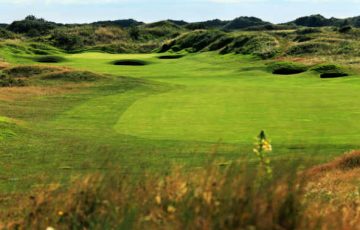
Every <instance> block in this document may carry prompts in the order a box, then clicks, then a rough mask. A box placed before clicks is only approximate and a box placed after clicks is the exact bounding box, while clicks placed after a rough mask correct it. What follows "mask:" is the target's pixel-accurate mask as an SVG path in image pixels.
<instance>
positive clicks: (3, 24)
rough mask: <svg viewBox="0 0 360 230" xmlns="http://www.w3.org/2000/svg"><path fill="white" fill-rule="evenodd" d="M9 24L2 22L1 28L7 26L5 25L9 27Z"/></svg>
mask: <svg viewBox="0 0 360 230" xmlns="http://www.w3.org/2000/svg"><path fill="white" fill-rule="evenodd" d="M7 26H8V24H5V23H0V28H5V27H7Z"/></svg>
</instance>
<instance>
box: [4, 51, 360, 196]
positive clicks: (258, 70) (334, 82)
mask: <svg viewBox="0 0 360 230" xmlns="http://www.w3.org/2000/svg"><path fill="white" fill-rule="evenodd" d="M2 56H4V57H5V59H6V60H9V61H10V62H17V63H33V62H32V61H31V60H30V59H28V58H21V57H19V56H18V57H16V58H14V57H12V56H10V55H9V54H8V53H4V52H3V53H2ZM22 56H26V55H22ZM63 56H65V57H66V59H67V60H68V61H66V62H63V63H60V64H56V65H65V66H69V67H73V68H76V69H85V70H90V71H94V72H99V73H105V74H112V75H114V76H128V77H134V78H137V79H146V80H139V81H136V80H129V79H128V80H116V79H117V77H115V78H114V79H113V80H112V81H110V82H103V83H98V85H97V86H96V87H95V86H92V87H90V88H87V89H86V91H82V92H81V93H76V92H74V93H72V94H61V95H53V96H47V97H44V96H41V97H35V98H25V99H22V100H18V101H15V102H6V101H0V111H1V112H0V115H2V116H7V117H11V118H16V119H19V120H23V121H25V122H26V123H27V126H26V128H24V130H22V132H19V133H17V136H16V137H15V138H9V139H7V140H6V142H2V143H0V153H1V156H2V157H3V158H4V160H3V163H2V165H1V168H2V169H3V171H4V170H6V173H5V175H4V178H5V179H4V180H3V182H2V183H1V187H2V188H3V189H7V190H13V189H14V190H16V189H19V188H23V189H27V188H31V187H33V186H34V183H35V184H43V183H44V184H46V183H48V182H49V181H52V180H53V179H56V180H59V179H62V178H64V179H67V178H69V177H71V176H77V175H78V174H79V173H86V172H89V171H91V172H93V171H96V170H104V169H107V168H108V167H109V165H112V166H113V164H115V165H120V167H122V168H127V169H131V170H141V169H143V168H152V169H154V170H161V169H162V168H164V165H169V164H168V163H172V162H177V163H184V164H186V165H189V166H198V165H202V163H203V162H204V160H206V159H207V158H208V156H209V152H210V151H211V149H212V146H213V144H214V143H217V142H218V141H219V140H221V142H222V143H223V144H222V145H220V146H217V147H218V150H217V151H218V153H219V157H221V158H225V159H234V158H237V157H238V156H239V155H244V154H246V153H249V152H251V148H252V142H253V137H254V136H255V135H256V134H257V133H258V132H259V131H260V130H261V129H265V130H267V132H268V133H269V135H270V137H272V139H273V143H274V147H275V151H274V154H275V155H277V156H279V157H281V158H284V159H287V158H288V157H289V156H301V157H305V156H310V157H311V158H312V159H313V163H316V162H319V161H325V160H326V159H328V158H330V157H332V156H333V155H336V154H340V153H342V152H344V151H346V150H349V149H352V148H358V147H359V146H356V143H360V142H359V141H360V136H359V134H358V131H359V130H360V125H359V123H358V122H357V121H358V120H359V117H360V110H359V108H360V103H359V101H360V100H359V99H360V98H359V97H360V96H359V94H358V92H359V89H360V84H359V78H358V76H352V77H349V78H344V79H328V80H322V79H320V78H319V76H317V75H315V74H313V73H310V72H308V73H304V74H300V75H297V76H273V75H271V74H269V73H267V72H265V65H264V62H263V61H259V60H255V59H253V58H251V57H246V56H240V55H225V56H220V55H217V54H213V53H202V54H194V55H189V56H187V57H184V58H182V59H178V60H158V59H157V58H155V56H156V54H149V55H110V54H102V53H83V54H73V55H63ZM119 59H141V60H147V61H150V62H151V63H152V64H151V65H147V66H140V67H124V66H114V65H111V64H109V63H110V62H111V61H114V60H119ZM0 93H1V90H0ZM8 153H11V154H8Z"/></svg>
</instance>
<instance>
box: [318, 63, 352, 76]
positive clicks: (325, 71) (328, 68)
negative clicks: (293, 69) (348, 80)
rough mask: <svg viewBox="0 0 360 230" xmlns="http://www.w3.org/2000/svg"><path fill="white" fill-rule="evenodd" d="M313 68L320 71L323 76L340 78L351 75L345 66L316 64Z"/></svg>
mask: <svg viewBox="0 0 360 230" xmlns="http://www.w3.org/2000/svg"><path fill="white" fill-rule="evenodd" d="M312 70H313V71H315V72H318V73H320V77H321V78H338V77H346V76H349V74H348V73H347V72H346V71H345V70H344V68H343V67H341V66H338V65H332V64H323V65H318V66H315V67H314V68H313V69H312Z"/></svg>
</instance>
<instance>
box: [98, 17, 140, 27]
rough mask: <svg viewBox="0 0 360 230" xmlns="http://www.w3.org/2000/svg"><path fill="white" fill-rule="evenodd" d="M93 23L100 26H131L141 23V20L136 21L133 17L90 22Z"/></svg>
mask: <svg viewBox="0 0 360 230" xmlns="http://www.w3.org/2000/svg"><path fill="white" fill-rule="evenodd" d="M92 24H93V25H102V26H120V27H123V28H128V27H132V26H138V25H143V24H144V23H143V22H139V21H136V20H134V19H120V20H114V21H98V22H94V23H92Z"/></svg>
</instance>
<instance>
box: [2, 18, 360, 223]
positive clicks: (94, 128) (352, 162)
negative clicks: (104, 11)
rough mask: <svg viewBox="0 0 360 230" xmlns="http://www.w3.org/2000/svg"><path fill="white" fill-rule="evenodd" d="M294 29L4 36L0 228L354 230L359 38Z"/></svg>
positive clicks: (346, 32)
mask: <svg viewBox="0 0 360 230" xmlns="http://www.w3.org/2000/svg"><path fill="white" fill-rule="evenodd" d="M310 18H312V17H310ZM312 19H314V18H312ZM315 19H316V20H315V22H319V21H320V22H322V21H323V20H318V19H319V18H318V16H315ZM309 20H310V19H307V20H304V19H302V20H299V22H294V23H291V24H287V25H270V24H269V23H266V22H262V21H261V20H260V21H259V20H258V19H256V18H239V19H236V20H234V21H231V22H221V21H216V20H215V21H211V22H210V21H209V22H204V24H201V23H200V24H196V23H194V24H192V23H190V24H189V23H185V22H180V21H164V22H158V23H152V24H143V23H139V22H136V21H132V20H126V21H116V22H98V23H94V24H91V25H59V24H56V23H51V22H47V21H45V20H41V19H36V18H34V17H28V18H27V19H25V20H23V21H20V22H16V23H13V24H11V25H8V26H5V27H4V28H3V29H1V30H0V36H2V37H1V38H4V39H3V40H2V41H0V57H1V59H0V157H1V159H2V160H1V163H0V167H1V169H2V175H1V180H0V194H1V195H0V223H1V224H2V225H1V227H3V228H10V229H11V228H15V229H16V228H20V229H23V228H24V229H26V228H35V229H36V228H39V229H45V228H47V227H54V228H56V229H69V228H74V229H81V228H88V229H100V228H110V229H111V228H122V229H131V228H135V229H140V228H145V227H146V228H150V229H168V228H175V226H178V228H179V229H184V228H190V229H192V228H193V229H199V228H204V229H212V228H214V229H216V228H221V229H238V228H240V229H246V228H249V229H252V228H255V229H269V228H270V229H318V228H323V229H356V227H357V223H358V222H359V200H360V198H359V180H358V178H357V175H358V173H359V152H356V151H354V152H352V153H350V154H347V155H346V156H344V157H341V158H339V159H338V160H336V161H333V159H334V158H336V157H338V156H341V155H343V154H344V153H345V152H349V151H350V150H353V149H360V145H359V143H360V136H359V130H360V123H359V122H358V120H359V118H360V111H359V108H360V104H359V103H360V100H359V93H358V92H360V84H359V68H360V65H359V63H360V60H359V58H358V56H359V50H360V43H359V41H358V39H357V36H358V34H359V32H360V30H359V29H358V28H355V27H356V26H357V24H356V22H357V21H356V18H353V19H352V20H351V21H350V22H347V23H345V22H344V21H332V22H331V23H335V24H329V23H330V22H328V21H326V25H322V24H321V23H320V24H321V26H320V24H319V25H318V26H319V27H317V28H305V27H302V26H303V25H302V24H301V23H309ZM310 21H311V20H310ZM345 24H346V25H345ZM347 24H349V25H347ZM241 25H242V26H241ZM331 26H333V27H331ZM29 28H30V29H29ZM31 29H32V30H31ZM164 29H167V30H165V32H163V30H164ZM239 29H241V30H239ZM119 53H120V54H119ZM124 53H126V54H124ZM130 53H131V54H130ZM139 53H141V54H139ZM263 129H265V130H266V131H267V133H268V134H270V136H271V139H272V143H273V146H272V148H273V149H274V151H272V152H271V151H268V152H267V153H266V155H263V150H271V148H270V147H271V146H270V144H269V142H268V140H266V142H262V141H264V140H261V141H260V144H259V143H257V146H256V151H255V153H256V154H253V153H252V149H253V141H254V139H253V137H254V135H255V134H256V133H258V132H259V130H263ZM263 144H264V146H262V145H263ZM259 145H260V148H259ZM329 161H331V162H332V163H328V164H325V165H324V163H325V162H329ZM319 164H321V166H316V165H319ZM259 165H260V166H259ZM259 167H260V168H259ZM318 210H321V211H318Z"/></svg>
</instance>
